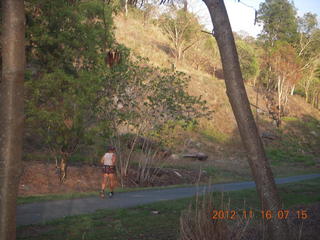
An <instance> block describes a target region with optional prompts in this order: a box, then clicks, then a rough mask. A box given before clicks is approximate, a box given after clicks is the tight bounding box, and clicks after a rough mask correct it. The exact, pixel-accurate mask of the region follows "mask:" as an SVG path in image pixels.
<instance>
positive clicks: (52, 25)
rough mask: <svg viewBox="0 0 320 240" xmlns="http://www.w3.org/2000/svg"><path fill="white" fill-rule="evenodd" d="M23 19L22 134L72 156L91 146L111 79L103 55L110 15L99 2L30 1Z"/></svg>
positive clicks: (109, 35) (108, 40)
mask: <svg viewBox="0 0 320 240" xmlns="http://www.w3.org/2000/svg"><path fill="white" fill-rule="evenodd" d="M26 13H27V33H26V36H27V37H26V38H27V58H28V68H27V74H26V90H27V100H26V116H27V132H28V131H29V132H30V133H31V135H32V136H33V137H34V138H39V139H40V141H42V144H43V145H45V146H46V147H47V148H49V149H51V150H52V151H53V152H54V153H55V154H58V155H59V154H60V153H61V152H63V153H66V154H72V153H73V152H75V151H76V150H77V148H78V147H79V145H81V144H87V145H88V144H92V143H93V141H92V139H91V138H92V137H93V134H92V131H94V130H95V129H94V128H93V126H92V125H93V123H94V121H95V113H96V111H97V105H96V104H97V102H98V101H99V99H100V98H101V97H102V94H101V92H102V89H103V87H104V86H105V82H106V81H107V80H108V75H109V74H110V69H108V68H107V67H106V65H105V62H104V58H105V53H106V50H107V49H109V48H111V47H114V46H115V42H114V36H113V25H112V16H111V14H112V9H111V8H110V7H108V5H104V4H103V2H101V1H90V2H80V1H76V2H73V3H69V2H68V1H63V0H57V1H49V0H43V1H40V0H30V1H27V2H26ZM119 51H121V49H120V50H119Z"/></svg>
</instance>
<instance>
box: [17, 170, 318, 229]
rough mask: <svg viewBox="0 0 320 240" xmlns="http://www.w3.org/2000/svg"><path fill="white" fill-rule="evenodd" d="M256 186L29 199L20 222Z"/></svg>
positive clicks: (21, 209)
mask: <svg viewBox="0 0 320 240" xmlns="http://www.w3.org/2000/svg"><path fill="white" fill-rule="evenodd" d="M319 177H320V174H309V175H301V176H293V177H286V178H278V179H276V183H277V184H284V183H292V182H298V181H302V180H307V179H313V178H319ZM254 187H255V183H254V182H237V183H224V184H213V185H211V186H201V187H184V188H170V189H161V190H145V191H136V192H125V193H116V194H115V195H114V196H113V198H111V199H109V198H105V199H101V198H99V197H98V196H97V197H88V198H80V199H70V200H58V201H47V202H38V203H29V204H23V205H18V206H17V225H18V226H19V225H29V224H39V223H45V222H46V221H49V220H53V219H57V218H63V217H65V216H74V215H79V214H85V213H93V212H95V211H96V210H98V209H117V208H129V207H134V206H138V205H143V204H147V203H153V202H158V201H165V200H174V199H179V198H186V197H192V196H194V195H196V194H197V193H199V194H203V193H204V192H205V191H206V190H208V189H209V190H210V191H216V192H223V191H236V190H242V189H249V188H254ZM97 195H98V193H97Z"/></svg>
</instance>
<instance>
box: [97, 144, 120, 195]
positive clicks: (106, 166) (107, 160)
mask: <svg viewBox="0 0 320 240" xmlns="http://www.w3.org/2000/svg"><path fill="white" fill-rule="evenodd" d="M116 159H117V158H116V149H115V147H109V149H108V152H106V153H105V154H104V155H103V157H102V158H101V164H102V165H103V168H102V174H103V175H102V184H101V191H100V197H101V198H104V197H105V192H104V190H105V188H106V181H107V179H108V182H109V188H110V192H109V197H110V198H111V197H112V196H113V194H114V193H113V190H114V188H115V187H116V184H117V176H116Z"/></svg>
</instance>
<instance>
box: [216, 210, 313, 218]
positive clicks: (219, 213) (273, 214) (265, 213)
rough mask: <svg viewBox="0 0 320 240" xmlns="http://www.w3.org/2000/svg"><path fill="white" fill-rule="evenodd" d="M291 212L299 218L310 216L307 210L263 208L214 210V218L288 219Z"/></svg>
mask: <svg viewBox="0 0 320 240" xmlns="http://www.w3.org/2000/svg"><path fill="white" fill-rule="evenodd" d="M289 214H293V215H294V216H295V217H296V218H297V219H302V220H305V219H307V218H308V213H307V210H303V209H300V210H295V211H291V210H282V209H281V210H278V211H271V210H261V211H260V212H257V211H253V210H241V211H236V210H217V209H214V210H212V219H213V220H223V219H224V220H236V219H238V218H243V219H252V218H254V217H261V218H262V219H266V220H270V219H272V218H278V219H287V218H288V216H289Z"/></svg>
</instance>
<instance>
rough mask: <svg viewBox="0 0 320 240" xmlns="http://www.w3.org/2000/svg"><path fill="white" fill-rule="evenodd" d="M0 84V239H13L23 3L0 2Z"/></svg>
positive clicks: (20, 119) (19, 138) (15, 0)
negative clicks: (0, 51) (0, 35)
mask: <svg viewBox="0 0 320 240" xmlns="http://www.w3.org/2000/svg"><path fill="white" fill-rule="evenodd" d="M1 14H2V43H1V44H2V76H1V77H2V79H1V84H0V104H1V105H0V129H1V130H0V188H1V189H0V209H1V213H0V215H1V217H0V239H1V240H13V239H16V199H17V191H18V185H19V176H20V169H21V163H20V161H21V153H22V129H23V121H24V119H23V99H24V97H23V80H24V69H25V49H24V47H25V42H24V34H25V13H24V1H23V0H3V1H2V13H1Z"/></svg>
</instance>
